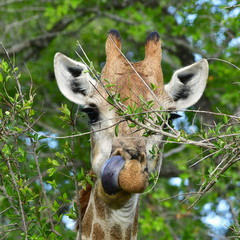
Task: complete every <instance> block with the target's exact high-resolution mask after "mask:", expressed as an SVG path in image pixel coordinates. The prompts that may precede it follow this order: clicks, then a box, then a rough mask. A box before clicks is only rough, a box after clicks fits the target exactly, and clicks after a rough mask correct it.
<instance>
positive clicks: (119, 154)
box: [101, 149, 148, 195]
mask: <svg viewBox="0 0 240 240" xmlns="http://www.w3.org/2000/svg"><path fill="white" fill-rule="evenodd" d="M101 182H102V187H103V189H104V191H105V192H106V193H107V194H109V195H114V194H116V193H118V192H119V191H121V190H122V191H125V192H128V193H140V192H143V191H144V190H145V189H146V187H147V184H148V168H147V162H146V156H145V154H137V155H135V154H132V152H131V153H130V152H129V151H126V150H123V149H120V150H119V149H118V150H117V151H115V152H114V155H113V156H112V157H111V158H109V159H108V160H107V161H106V162H105V164H104V165H103V167H102V171H101Z"/></svg>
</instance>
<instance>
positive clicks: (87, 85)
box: [54, 53, 96, 105]
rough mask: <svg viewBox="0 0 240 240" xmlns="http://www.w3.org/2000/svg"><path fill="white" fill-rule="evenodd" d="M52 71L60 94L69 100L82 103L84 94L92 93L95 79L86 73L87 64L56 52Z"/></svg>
mask: <svg viewBox="0 0 240 240" xmlns="http://www.w3.org/2000/svg"><path fill="white" fill-rule="evenodd" d="M54 72H55V77H56V80H57V84H58V87H59V89H60V91H61V92H62V94H63V95H64V96H65V97H66V98H68V99H69V100H70V101H72V102H74V103H77V104H79V105H84V104H85V98H86V96H89V95H90V94H91V93H92V91H93V90H94V86H95V85H96V81H95V80H94V79H93V78H92V77H91V76H90V74H89V73H88V68H87V66H86V65H85V64H83V63H81V62H77V61H74V60H72V59H70V58H68V57H66V56H65V55H63V54H62V53H56V54H55V57H54Z"/></svg>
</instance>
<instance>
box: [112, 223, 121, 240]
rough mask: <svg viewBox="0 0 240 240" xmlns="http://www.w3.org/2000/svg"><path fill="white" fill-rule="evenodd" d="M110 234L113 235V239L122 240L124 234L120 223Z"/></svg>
mask: <svg viewBox="0 0 240 240" xmlns="http://www.w3.org/2000/svg"><path fill="white" fill-rule="evenodd" d="M110 236H111V240H122V239H123V236H122V230H121V226H120V225H118V224H115V225H114V226H113V227H112V228H111V230H110Z"/></svg>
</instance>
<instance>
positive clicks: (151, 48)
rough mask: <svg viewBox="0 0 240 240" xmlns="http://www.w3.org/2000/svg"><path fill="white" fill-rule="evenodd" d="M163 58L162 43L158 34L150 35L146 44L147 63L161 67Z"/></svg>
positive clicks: (152, 33)
mask: <svg viewBox="0 0 240 240" xmlns="http://www.w3.org/2000/svg"><path fill="white" fill-rule="evenodd" d="M161 57H162V49H161V41H160V36H159V34H158V32H151V33H149V34H148V36H147V39H146V43H145V61H151V62H152V63H153V64H158V66H159V65H160V62H161Z"/></svg>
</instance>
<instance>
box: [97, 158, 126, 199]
mask: <svg viewBox="0 0 240 240" xmlns="http://www.w3.org/2000/svg"><path fill="white" fill-rule="evenodd" d="M124 165H125V159H124V158H123V157H122V156H120V155H115V156H112V157H111V158H109V159H108V160H107V161H106V162H105V164H104V166H103V168H102V171H101V181H102V186H103V189H104V191H105V192H106V193H107V194H109V195H113V194H116V193H117V192H119V191H120V190H121V189H120V187H119V184H118V176H119V173H120V171H121V170H122V169H123V167H124Z"/></svg>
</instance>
